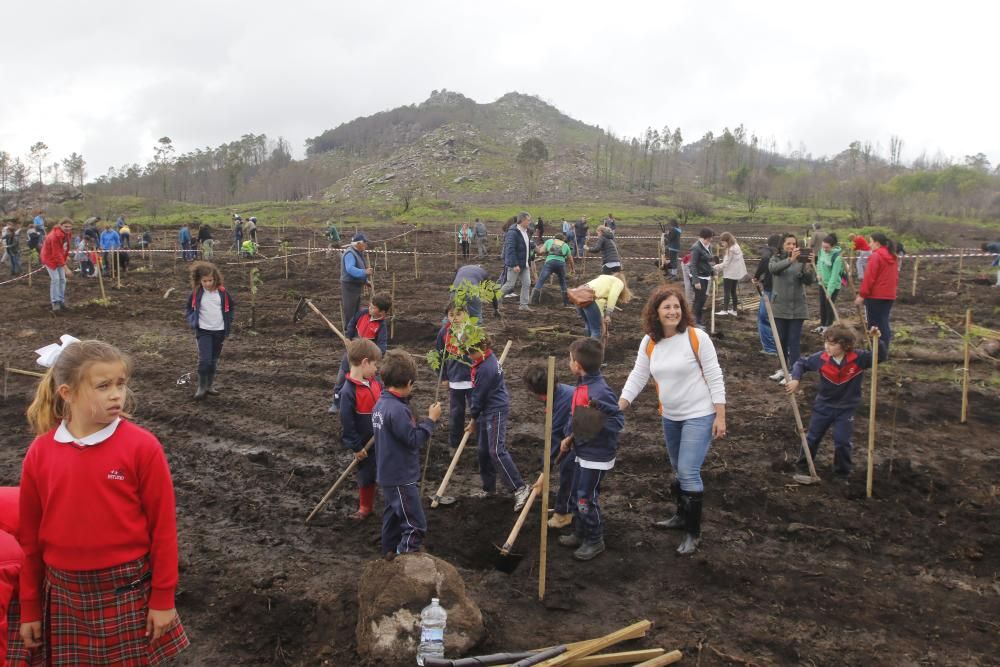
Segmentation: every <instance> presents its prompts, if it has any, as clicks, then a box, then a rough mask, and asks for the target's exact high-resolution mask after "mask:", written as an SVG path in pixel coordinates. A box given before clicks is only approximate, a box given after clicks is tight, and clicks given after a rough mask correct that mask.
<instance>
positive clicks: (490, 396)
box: [466, 338, 531, 512]
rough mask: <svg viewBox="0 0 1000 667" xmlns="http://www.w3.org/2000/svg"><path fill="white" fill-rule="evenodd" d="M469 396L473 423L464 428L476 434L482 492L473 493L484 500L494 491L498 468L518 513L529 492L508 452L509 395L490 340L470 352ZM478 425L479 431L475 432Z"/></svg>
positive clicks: (485, 340) (484, 341)
mask: <svg viewBox="0 0 1000 667" xmlns="http://www.w3.org/2000/svg"><path fill="white" fill-rule="evenodd" d="M469 357H470V358H471V359H472V396H471V397H470V409H469V413H470V414H471V415H472V421H470V422H469V425H468V426H467V427H466V430H467V431H469V432H470V433H476V442H477V445H478V449H479V477H480V479H481V480H482V482H483V488H482V490H481V491H480V492H479V493H478V494H476V495H477V496H478V497H485V496H487V495H489V494H491V493H494V492H495V491H496V486H497V469H498V468H499V469H500V471H501V472H502V473H503V475H502V478H503V481H504V483H505V484H506V485H507V486H508V487H509V488H510V489H511V490H512V491H514V511H515V512H519V511H521V508H522V507H524V503H525V502H527V500H528V494H530V493H531V489H530V488H529V487H528V485H527V484H525V483H524V480H523V479H521V473H520V472H518V470H517V466H516V465H515V464H514V459H512V458H511V456H510V452H508V451H507V417H508V416H509V415H510V394H508V393H507V384H506V383H505V382H504V379H503V369H502V368H501V367H500V363H499V362H498V361H497V357H496V355H495V354H494V353H493V350H491V349H490V342H489V339H488V338H486V339H484V340H483V341H482V343H481V344H480V347H479V349H475V350H471V351H470V352H469ZM477 426H478V429H477Z"/></svg>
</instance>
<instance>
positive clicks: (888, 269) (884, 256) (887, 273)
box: [860, 246, 899, 301]
mask: <svg viewBox="0 0 1000 667" xmlns="http://www.w3.org/2000/svg"><path fill="white" fill-rule="evenodd" d="M896 265H897V262H896V257H895V256H894V255H893V254H892V253H891V252H889V249H888V248H886V247H885V246H880V247H879V248H878V249H877V250H875V251H874V252H873V253H872V256H871V257H870V258H869V259H868V266H867V267H865V279H864V280H863V281H861V290H860V293H861V296H862V297H864V298H865V299H887V300H890V301H894V300H895V299H896V287H897V286H898V284H899V270H898V269H897V267H896Z"/></svg>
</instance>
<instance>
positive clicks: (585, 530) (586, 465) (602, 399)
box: [571, 373, 625, 544]
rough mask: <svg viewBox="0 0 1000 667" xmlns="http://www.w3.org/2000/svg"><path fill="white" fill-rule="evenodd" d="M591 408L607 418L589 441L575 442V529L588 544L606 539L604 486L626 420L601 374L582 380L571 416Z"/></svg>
mask: <svg viewBox="0 0 1000 667" xmlns="http://www.w3.org/2000/svg"><path fill="white" fill-rule="evenodd" d="M587 405H589V406H591V407H594V408H596V409H598V410H600V411H601V412H602V413H604V415H605V419H604V426H603V427H602V428H601V430H600V432H599V433H598V434H597V435H596V436H594V437H593V438H590V439H589V440H580V439H578V438H575V437H574V439H573V449H574V450H575V453H576V462H577V466H578V467H577V470H576V516H575V517H574V520H573V529H574V530H575V531H576V534H577V536H579V537H580V539H581V540H582V541H583V542H585V543H588V544H594V543H597V542H600V541H601V540H603V539H604V521H603V519H602V517H601V505H600V490H601V482H602V481H603V480H604V478H605V477H607V475H608V472H609V471H610V470H611V468H612V467H614V462H615V454H616V452H617V451H618V434H619V433H621V431H622V429H623V428H625V416H624V414H623V413H622V411H621V408H619V407H618V397H617V396H615V393H614V392H613V391H611V388H610V387H608V383H607V382H605V380H604V376H602V375H601V374H600V373H592V374H591V373H588V374H587V375H584V376H583V377H582V378H580V380H579V382H578V383H577V385H576V389H575V391H574V392H573V400H572V406H571V414H572V413H574V412H576V409H577V408H578V407H583V406H587Z"/></svg>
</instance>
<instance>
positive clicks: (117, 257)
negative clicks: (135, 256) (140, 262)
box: [115, 250, 122, 289]
mask: <svg viewBox="0 0 1000 667" xmlns="http://www.w3.org/2000/svg"><path fill="white" fill-rule="evenodd" d="M115 277H116V280H117V281H118V289H121V288H122V265H121V254H120V253H119V251H117V250H115Z"/></svg>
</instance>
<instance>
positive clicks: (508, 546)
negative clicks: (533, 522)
mask: <svg viewBox="0 0 1000 667" xmlns="http://www.w3.org/2000/svg"><path fill="white" fill-rule="evenodd" d="M543 476H544V473H542V475H539V476H538V480H537V481H536V482H535V483H534V484H532V485H531V493H530V494H529V495H528V500H527V501H526V502H525V503H524V507H523V508H521V513H520V514H519V515H518V517H517V521H515V522H514V527H513V528H512V529H511V531H510V535H508V536H507V541H506V542H504V543H503V546H502V547H500V555H501V556H509V555H510V552H511V550H513V548H514V542H516V541H517V536H518V535H520V534H521V528H522V527H524V521H525V519H527V518H528V513H529V512H530V511H531V506H532V505H534V504H535V497H536V496H537V495H538V491H539V487H540V486H541V484H542V481H543V480H542V477H543ZM542 523H545V516H544V515H543V516H542Z"/></svg>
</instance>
